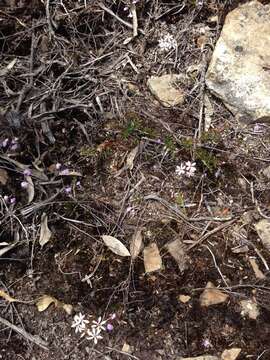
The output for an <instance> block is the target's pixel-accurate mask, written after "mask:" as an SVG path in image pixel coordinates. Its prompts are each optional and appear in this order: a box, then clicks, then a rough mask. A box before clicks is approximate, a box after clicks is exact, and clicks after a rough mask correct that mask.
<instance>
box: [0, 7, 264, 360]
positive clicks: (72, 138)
mask: <svg viewBox="0 0 270 360" xmlns="http://www.w3.org/2000/svg"><path fill="white" fill-rule="evenodd" d="M0 1H1V0H0ZM243 2H244V1H221V0H220V1H219V0H209V1H202V3H203V4H202V5H198V3H199V2H196V1H191V0H188V1H186V2H185V6H183V8H182V5H181V6H180V5H179V4H178V3H177V2H176V3H174V2H172V1H152V0H149V1H142V0H140V1H139V2H138V3H137V4H136V7H137V15H138V21H139V27H140V29H142V30H143V32H144V34H142V33H141V34H139V35H138V37H137V38H136V39H133V40H132V41H131V42H130V43H129V44H124V41H125V40H126V39H127V38H128V37H130V36H132V30H131V29H128V28H127V27H126V26H125V25H123V24H122V23H121V22H119V20H118V19H116V18H114V17H113V16H112V15H111V14H110V13H108V12H106V11H104V9H103V8H102V7H100V4H99V2H96V1H86V4H87V5H86V7H85V6H84V2H83V1H81V2H78V1H75V0H74V1H73V0H72V1H71V0H69V1H65V2H64V1H63V4H64V6H63V5H61V1H60V0H59V1H58V0H55V1H51V2H50V4H49V13H50V17H49V18H48V13H47V15H46V5H45V4H46V1H44V2H42V1H34V0H31V1H23V0H22V1H16V0H6V1H4V3H3V0H2V3H0V45H1V57H0V94H1V97H0V141H1V143H2V142H3V141H4V140H5V139H9V144H10V142H11V141H12V139H14V138H18V140H17V142H18V145H17V147H16V148H15V149H12V148H11V145H9V146H7V147H2V148H0V170H1V169H5V170H7V172H8V180H7V182H6V184H2V185H1V182H0V195H1V199H0V201H1V202H0V204H1V205H0V243H8V244H11V243H13V242H14V241H15V240H14V239H17V240H18V242H16V246H15V247H14V248H13V249H11V250H9V251H8V252H6V253H5V254H4V255H2V256H0V290H2V291H5V293H7V294H9V295H10V296H12V297H14V298H16V299H19V300H22V301H25V302H29V303H8V302H7V301H6V299H2V298H0V306H1V307H0V316H1V318H4V319H6V320H8V321H10V322H11V323H13V324H15V325H17V326H19V327H21V328H23V329H24V330H25V331H26V332H27V333H30V334H32V335H37V336H40V337H41V338H42V339H43V340H45V341H47V342H48V350H45V349H43V348H41V347H39V346H37V345H35V344H34V343H33V342H32V341H27V340H26V339H25V338H24V337H22V336H21V335H19V334H17V333H16V332H15V331H12V330H11V329H10V328H9V327H5V326H4V325H2V323H1V322H0V330H1V337H0V359H4V360H17V359H18V360H19V359H25V360H26V359H28V360H49V359H50V360H51V359H70V360H72V359H81V360H84V359H106V360H110V359H140V360H144V359H145V360H163V359H166V360H167V359H175V360H177V359H180V358H181V357H182V356H183V357H189V356H190V357H191V356H199V355H204V354H208V355H217V356H220V354H221V353H222V352H223V351H224V350H225V349H230V348H233V347H238V348H241V349H242V351H241V354H240V356H239V358H238V359H239V360H241V359H261V360H266V359H270V300H269V293H270V275H269V271H268V270H267V264H270V256H269V252H268V251H267V250H266V249H265V248H264V247H263V245H262V244H261V242H260V240H259V238H258V234H257V233H256V231H255V229H254V223H255V222H257V221H258V220H260V219H261V218H262V213H263V214H264V216H269V214H270V195H269V191H270V182H269V180H268V179H266V178H265V177H264V176H263V175H262V173H261V170H262V169H264V168H266V167H267V166H269V165H270V158H269V146H270V140H269V139H270V127H269V125H267V124H264V125H261V127H260V129H261V132H260V133H256V132H255V131H254V126H253V125H252V126H251V125H250V126H246V125H244V124H241V123H238V122H237V121H236V120H235V118H234V117H233V116H232V115H231V114H230V113H229V112H228V111H227V110H226V108H225V107H224V106H223V105H222V104H221V103H220V102H219V100H218V99H215V98H213V97H212V96H211V95H210V94H208V96H209V98H210V101H211V103H212V106H213V108H214V116H213V119H212V127H211V129H210V130H209V131H208V132H206V133H203V134H202V137H201V140H200V141H198V138H197V135H196V134H197V129H198V119H199V114H200V105H201V90H202V89H203V84H202V78H203V77H202V73H201V72H200V70H199V71H198V70H197V71H196V72H195V73H194V75H192V76H190V78H189V80H187V81H186V83H185V84H181V86H183V88H184V89H185V92H186V100H185V104H184V105H183V106H181V107H176V108H174V109H166V108H164V107H162V106H161V105H160V104H159V103H158V102H157V101H156V100H154V99H153V97H152V96H151V94H150V93H149V90H148V88H147V85H146V81H147V78H148V77H149V76H151V75H161V74H164V73H170V72H172V73H173V72H176V73H180V72H181V73H186V72H187V71H188V69H189V67H190V66H191V65H198V64H200V63H201V64H203V62H204V61H206V63H205V64H203V65H206V66H207V63H208V61H209V59H210V57H211V53H212V50H213V47H214V45H215V42H216V40H217V38H218V36H219V32H220V30H221V28H222V24H223V21H224V18H225V16H226V14H227V13H228V12H229V11H230V10H231V9H233V8H234V7H236V6H238V5H239V4H240V3H243ZM103 5H105V7H106V8H107V9H111V11H112V12H113V13H115V14H117V16H119V17H120V18H121V19H124V20H125V21H128V22H131V20H130V18H128V17H127V13H126V12H125V10H124V7H125V4H124V3H123V2H119V1H109V0H108V1H107V0H106V1H104V2H103ZM178 10H179V11H178ZM162 14H165V15H163V16H161V15H162ZM216 15H217V16H218V19H219V21H218V22H217V23H216V22H211V21H210V20H209V19H210V18H211V17H213V16H216ZM160 16H161V17H160ZM159 17H160V18H159ZM155 19H156V20H155ZM48 22H49V23H50V26H49V25H48ZM50 28H51V30H49V29H50ZM203 29H204V30H203ZM202 31H204V32H205V33H206V35H205V36H207V37H208V38H207V43H206V45H205V48H204V49H203V50H202V49H201V48H200V45H199V44H200V41H199V37H200V36H201V34H202ZM164 33H171V34H173V35H174V36H175V38H176V40H177V42H178V44H179V45H178V46H179V49H178V52H177V54H176V61H175V55H173V56H172V57H170V55H160V53H158V39H159V38H160V34H164ZM14 59H16V62H15V63H14V64H13V65H11V62H12V61H13V60H14ZM9 67H10V68H9ZM134 67H135V69H137V70H138V71H135V70H134ZM201 71H203V70H201ZM195 85H197V86H196V87H195V90H194V86H195ZM137 145H140V151H139V152H138V154H137V156H136V158H135V160H134V166H133V168H132V169H131V170H130V169H127V168H126V167H125V164H126V158H127V155H128V154H129V153H130V151H132V150H133V149H134V148H135V147H136V146H137ZM10 159H12V160H16V161H17V162H20V163H23V164H26V165H28V166H29V167H30V168H32V169H36V170H39V171H40V172H42V173H43V174H45V175H46V176H47V180H41V179H40V178H38V177H35V176H33V181H34V188H35V197H34V201H33V202H32V203H31V204H30V205H29V204H27V201H28V200H27V199H28V198H27V192H26V191H25V189H23V188H22V187H21V182H22V181H23V180H24V176H23V171H22V169H20V168H18V166H17V165H16V164H14V162H11V161H10ZM189 160H192V161H194V162H196V174H195V176H194V177H192V178H189V179H184V180H182V179H179V177H177V175H176V173H175V168H176V166H177V165H180V163H181V162H183V161H189ZM57 163H61V164H62V169H69V170H74V171H76V172H79V173H81V174H82V176H79V175H76V176H72V175H71V176H59V172H58V171H57V170H56V168H55V166H56V164H57ZM0 175H1V173H0ZM0 179H1V176H0ZM79 180H80V184H77V181H79ZM69 187H71V192H70V193H67V191H68V188H69ZM150 194H155V195H156V196H158V197H159V199H163V200H165V201H167V202H168V203H169V204H171V207H170V208H169V207H168V206H167V207H166V206H164V203H162V201H154V200H147V199H146V197H147V196H148V195H150ZM5 195H8V196H10V197H13V196H15V197H16V203H15V204H13V205H10V204H9V205H8V207H6V206H5V202H4V199H3V197H4V196H5ZM183 205H184V206H183ZM31 206H33V207H31ZM258 207H259V210H260V211H258ZM174 208H176V209H177V210H178V211H183V212H184V214H185V215H186V216H187V217H188V218H194V217H207V218H208V220H201V221H195V222H185V221H183V219H182V218H181V217H179V216H177V214H176V212H175V211H174V210H173V209H174ZM43 213H46V214H47V216H48V226H49V228H50V230H51V231H52V234H53V237H52V239H51V240H50V241H49V242H48V243H47V244H46V245H44V246H43V247H41V246H40V245H39V233H40V223H41V216H42V214H43ZM214 217H230V219H232V220H233V222H232V223H228V224H229V225H228V226H226V222H224V224H225V226H224V228H223V229H221V230H220V231H217V232H215V233H213V234H212V235H210V236H208V237H207V238H206V239H205V241H202V242H201V243H198V244H197V245H195V243H196V241H197V240H198V239H200V238H201V236H202V235H203V234H205V233H207V232H208V231H211V230H213V229H214V228H217V227H218V226H220V225H221V223H220V222H218V221H215V219H213V220H209V218H214ZM138 228H142V233H143V241H144V246H147V245H149V244H150V243H152V242H155V243H156V244H157V245H158V248H159V250H160V253H161V256H162V261H163V268H162V270H160V271H157V272H154V273H150V274H146V273H145V268H144V259H143V254H142V253H140V255H139V256H138V258H136V259H135V260H134V261H132V262H131V261H130V258H126V257H120V256H117V255H115V254H114V253H112V252H111V251H110V250H109V249H108V248H106V247H105V246H104V243H103V241H102V238H101V236H102V235H112V236H114V237H116V238H117V239H119V240H120V241H121V242H122V243H123V244H125V245H126V247H127V248H129V245H130V242H131V239H132V236H133V234H134V233H135V232H136V230H137V229H138ZM175 239H180V240H181V241H182V242H183V244H184V246H185V249H186V267H185V270H184V271H182V272H181V271H180V270H179V268H178V265H177V263H176V262H175V261H174V259H173V258H172V257H171V255H170V254H169V253H168V251H167V250H166V246H165V245H166V244H167V243H169V242H170V241H172V240H175ZM192 244H193V245H194V246H193V247H192V248H190V249H189V247H190V245H192ZM240 245H246V246H247V247H248V250H247V252H243V253H236V252H235V251H234V249H235V248H236V247H237V246H240ZM0 250H1V247H0ZM258 254H259V255H258ZM249 258H255V259H256V261H257V263H258V265H259V268H260V270H261V271H262V272H263V273H264V275H265V278H264V279H262V280H260V279H257V278H256V276H255V274H254V271H253V269H252V267H251V265H250V262H249ZM262 259H263V261H262ZM264 262H265V263H266V264H265V263H264ZM265 265H266V266H265ZM88 274H92V277H91V285H90V284H88V283H87V282H83V281H82V279H83V278H84V277H85V276H86V275H88ZM224 279H225V282H226V283H224ZM209 281H211V282H212V283H214V284H215V286H218V287H220V288H221V289H223V291H224V292H226V293H228V294H229V299H228V301H227V302H226V303H224V304H219V305H215V306H210V307H202V306H201V305H200V300H199V298H200V295H201V293H202V291H203V290H204V288H205V286H206V284H207V283H208V282H209ZM44 294H46V295H50V296H53V297H55V298H56V299H58V300H59V301H61V302H64V303H66V304H71V305H72V306H73V314H72V315H75V314H78V313H82V314H85V315H86V316H93V317H94V318H96V319H97V318H98V317H99V316H102V317H104V318H107V317H108V316H109V315H110V314H112V313H115V314H116V319H115V320H114V330H113V331H112V332H110V333H109V332H104V338H103V339H102V340H100V341H99V342H98V344H97V345H94V344H93V343H92V342H91V341H88V340H85V339H80V336H79V335H78V334H75V332H74V329H73V328H71V324H72V321H73V316H72V315H68V314H67V313H66V312H65V311H64V310H63V309H61V308H55V307H54V305H51V306H50V307H48V309H46V310H45V311H44V312H39V311H38V309H37V308H36V306H35V300H36V299H38V298H39V297H40V296H42V295H44ZM179 295H189V296H190V300H189V301H188V302H187V303H182V302H181V301H180V300H179ZM243 299H251V300H253V301H255V302H257V304H258V306H259V311H260V315H259V316H258V318H257V319H256V320H252V319H249V318H248V317H246V316H243V315H242V314H241V306H240V301H241V300H243ZM124 344H128V345H129V349H130V353H127V352H125V348H124V349H123V346H124Z"/></svg>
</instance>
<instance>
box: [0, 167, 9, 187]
mask: <svg viewBox="0 0 270 360" xmlns="http://www.w3.org/2000/svg"><path fill="white" fill-rule="evenodd" d="M7 181H8V172H7V171H6V170H5V169H0V184H2V185H6V183H7Z"/></svg>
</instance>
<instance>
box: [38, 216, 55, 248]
mask: <svg viewBox="0 0 270 360" xmlns="http://www.w3.org/2000/svg"><path fill="white" fill-rule="evenodd" d="M51 236H52V232H51V230H50V229H49V227H48V218H47V215H46V213H43V214H42V216H41V226H40V236H39V245H40V246H44V245H45V244H47V242H48V241H50V238H51Z"/></svg>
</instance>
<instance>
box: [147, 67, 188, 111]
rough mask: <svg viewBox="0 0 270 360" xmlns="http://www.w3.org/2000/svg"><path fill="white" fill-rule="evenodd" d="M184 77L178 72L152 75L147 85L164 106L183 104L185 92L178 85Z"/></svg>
mask: <svg viewBox="0 0 270 360" xmlns="http://www.w3.org/2000/svg"><path fill="white" fill-rule="evenodd" d="M182 78H183V77H182V76H181V75H176V74H168V75H162V76H152V77H151V78H150V79H149V80H148V82H147V85H148V87H149V90H150V91H151V93H152V94H153V95H154V96H155V97H156V98H157V99H158V100H159V101H160V102H161V104H162V105H163V106H166V107H173V106H176V105H181V104H183V102H184V100H185V94H184V92H183V91H182V90H181V89H180V88H179V86H177V85H176V84H177V82H179V80H181V79H182Z"/></svg>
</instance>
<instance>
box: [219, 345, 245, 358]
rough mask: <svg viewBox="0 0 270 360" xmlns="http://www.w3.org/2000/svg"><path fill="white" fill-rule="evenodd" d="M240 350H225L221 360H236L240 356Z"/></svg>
mask: <svg viewBox="0 0 270 360" xmlns="http://www.w3.org/2000/svg"><path fill="white" fill-rule="evenodd" d="M240 352H241V349H240V348H232V349H228V350H224V351H223V353H222V354H221V360H236V359H237V358H238V356H239V355H240Z"/></svg>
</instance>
